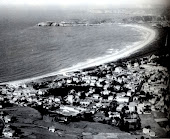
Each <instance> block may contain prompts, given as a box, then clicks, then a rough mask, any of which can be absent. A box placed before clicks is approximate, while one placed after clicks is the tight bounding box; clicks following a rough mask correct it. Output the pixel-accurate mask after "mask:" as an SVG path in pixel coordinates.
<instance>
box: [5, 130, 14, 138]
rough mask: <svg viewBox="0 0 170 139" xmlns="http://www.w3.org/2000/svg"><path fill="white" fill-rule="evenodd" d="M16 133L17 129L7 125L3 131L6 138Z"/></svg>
mask: <svg viewBox="0 0 170 139" xmlns="http://www.w3.org/2000/svg"><path fill="white" fill-rule="evenodd" d="M14 133H15V131H14V130H12V129H11V128H10V127H5V128H4V129H3V132H2V134H3V135H4V136H5V137H6V138H12V137H14Z"/></svg>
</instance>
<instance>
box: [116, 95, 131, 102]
mask: <svg viewBox="0 0 170 139" xmlns="http://www.w3.org/2000/svg"><path fill="white" fill-rule="evenodd" d="M116 101H117V102H118V103H124V102H126V103H128V102H129V97H126V96H125V97H117V98H116Z"/></svg>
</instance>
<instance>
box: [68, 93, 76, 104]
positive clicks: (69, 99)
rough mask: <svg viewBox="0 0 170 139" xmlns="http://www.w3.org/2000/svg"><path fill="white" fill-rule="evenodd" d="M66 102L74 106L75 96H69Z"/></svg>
mask: <svg viewBox="0 0 170 139" xmlns="http://www.w3.org/2000/svg"><path fill="white" fill-rule="evenodd" d="M66 101H67V102H68V103H70V104H72V103H73V101H74V96H73V95H67V98H66Z"/></svg>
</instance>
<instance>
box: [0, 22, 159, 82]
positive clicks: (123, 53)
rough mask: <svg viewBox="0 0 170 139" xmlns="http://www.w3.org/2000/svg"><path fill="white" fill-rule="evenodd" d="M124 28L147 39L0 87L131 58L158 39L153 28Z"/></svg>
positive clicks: (137, 26) (136, 26)
mask: <svg viewBox="0 0 170 139" xmlns="http://www.w3.org/2000/svg"><path fill="white" fill-rule="evenodd" d="M124 26H130V27H135V28H138V29H139V30H144V31H146V32H147V34H146V36H145V37H146V39H144V40H143V41H141V42H137V43H134V44H133V45H131V46H130V47H125V48H124V49H123V50H120V51H118V52H117V53H114V54H110V55H105V56H102V57H99V58H95V59H92V60H89V61H87V62H81V63H78V64H76V65H74V66H72V67H69V68H65V69H62V70H60V71H57V72H53V73H49V74H45V75H42V76H37V77H32V78H27V79H21V80H15V81H8V82H3V83H0V85H3V84H22V83H26V82H30V81H33V80H38V79H43V78H46V77H51V76H57V75H61V74H62V75H65V74H66V73H67V72H74V71H77V70H81V69H85V68H88V67H93V66H99V65H101V64H105V63H109V62H114V61H116V60H118V59H121V58H125V57H128V56H130V55H131V54H133V53H134V52H136V51H137V50H140V49H141V48H143V47H145V46H146V45H148V44H149V43H151V42H152V41H153V40H154V38H155V37H156V31H155V30H153V29H151V28H148V27H144V26H140V25H133V24H129V25H124Z"/></svg>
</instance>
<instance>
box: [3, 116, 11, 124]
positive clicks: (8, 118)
mask: <svg viewBox="0 0 170 139" xmlns="http://www.w3.org/2000/svg"><path fill="white" fill-rule="evenodd" d="M4 121H5V123H9V122H11V121H12V117H11V116H9V115H6V116H4Z"/></svg>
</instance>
